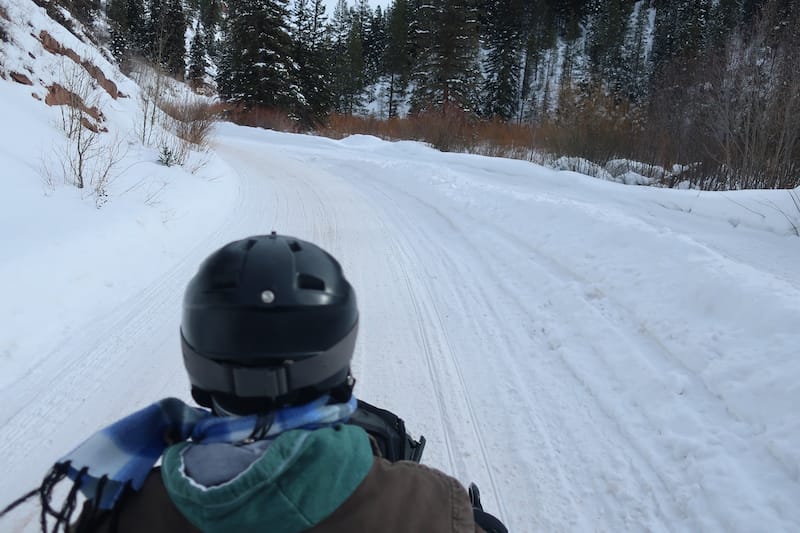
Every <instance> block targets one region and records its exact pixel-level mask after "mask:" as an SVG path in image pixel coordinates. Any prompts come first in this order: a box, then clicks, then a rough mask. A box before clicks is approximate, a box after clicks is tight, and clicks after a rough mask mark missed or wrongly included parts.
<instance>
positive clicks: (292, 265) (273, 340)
mask: <svg viewBox="0 0 800 533" xmlns="http://www.w3.org/2000/svg"><path fill="white" fill-rule="evenodd" d="M357 331H358V308H357V306H356V296H355V292H354V291H353V288H352V287H351V286H350V283H348V281H347V280H346V279H345V277H344V275H343V273H342V268H341V266H340V265H339V263H338V262H337V261H336V259H334V258H333V257H332V256H331V255H330V254H328V253H327V252H325V251H324V250H322V249H321V248H319V247H318V246H316V245H314V244H311V243H310V242H306V241H301V240H300V239H295V238H293V237H287V236H283V235H276V234H275V233H273V234H272V235H262V236H254V237H249V238H246V239H242V240H239V241H235V242H232V243H230V244H228V245H226V246H224V247H222V248H220V249H219V250H217V251H216V252H214V253H213V254H211V255H210V256H209V257H208V258H207V259H206V260H205V261H204V262H203V263H202V264H201V265H200V268H199V271H198V272H197V274H195V276H194V277H193V278H192V280H191V281H190V282H189V285H188V287H187V288H186V292H185V295H184V300H183V317H182V320H181V345H182V348H183V360H184V364H185V365H186V370H187V372H188V374H189V380H190V382H191V385H192V396H193V397H194V399H195V401H197V402H198V403H199V404H200V405H203V406H204V407H211V408H213V409H214V410H215V411H216V412H218V413H230V414H242V415H243V414H253V413H259V412H266V411H269V410H271V409H274V408H276V407H281V406H285V405H300V404H303V403H307V402H309V401H312V400H314V399H316V398H318V397H320V396H322V395H325V394H331V395H332V396H333V397H334V398H335V399H337V400H339V401H346V400H347V399H349V397H350V393H351V391H352V386H353V379H352V377H351V376H350V360H351V358H352V356H353V349H354V347H355V341H356V334H357Z"/></svg>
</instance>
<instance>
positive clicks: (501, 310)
mask: <svg viewBox="0 0 800 533" xmlns="http://www.w3.org/2000/svg"><path fill="white" fill-rule="evenodd" d="M216 151H217V153H218V154H219V156H220V157H221V158H223V159H224V160H225V161H226V162H227V164H228V165H229V167H230V169H229V172H228V175H226V176H225V179H224V180H223V182H224V183H226V184H228V185H227V186H228V187H229V188H230V190H231V194H230V195H228V196H225V195H221V196H220V198H221V200H220V201H219V202H218V205H216V206H215V205H213V202H209V199H208V198H204V202H205V203H203V206H204V207H203V209H206V210H208V211H209V213H208V216H209V217H210V218H212V219H214V222H213V224H212V223H211V222H209V224H208V227H210V228H212V229H210V230H207V231H204V232H198V234H195V235H191V237H190V238H188V237H187V238H185V239H184V241H185V242H184V244H183V247H181V248H179V249H178V250H176V251H175V252H174V258H173V260H172V262H171V264H170V266H169V268H168V269H167V270H166V272H165V273H164V274H163V275H161V276H157V277H154V278H153V279H151V280H150V281H149V282H142V287H141V288H140V290H138V291H136V292H135V293H134V294H133V295H132V296H131V297H130V298H129V299H128V300H126V301H124V302H122V303H121V304H120V305H119V306H117V307H116V308H115V309H114V310H113V311H112V312H106V313H104V315H103V316H102V317H87V319H86V324H85V327H83V328H80V329H79V331H80V333H79V334H72V335H70V336H67V337H65V338H64V339H63V340H62V341H61V342H59V343H58V345H57V346H56V347H55V348H53V350H52V351H51V352H50V353H48V354H47V356H46V357H42V358H41V359H39V360H38V361H39V362H38V364H36V365H35V366H32V367H31V369H30V371H29V372H28V373H27V374H25V375H22V376H19V377H17V378H16V379H14V380H12V381H11V383H10V384H9V385H8V386H6V387H5V388H3V389H2V390H0V405H2V410H0V423H2V425H0V457H3V460H2V462H3V467H4V470H5V471H6V472H7V476H8V479H15V480H18V481H19V485H18V486H14V487H9V486H7V485H6V486H4V487H3V488H2V490H0V496H2V499H3V500H10V499H12V498H13V497H14V496H16V495H17V494H19V493H21V492H22V491H23V489H26V488H27V487H28V486H29V485H33V484H35V483H36V481H37V480H38V479H39V478H40V476H41V474H42V473H43V470H44V468H45V465H47V464H48V463H51V462H52V461H53V460H54V459H56V458H57V457H58V456H60V455H61V454H63V453H65V452H66V451H68V449H69V448H70V447H71V446H73V445H74V444H76V443H77V442H78V441H80V440H81V439H82V438H84V437H85V436H87V435H88V434H89V433H90V432H91V431H93V430H95V429H96V428H98V427H99V426H101V425H103V424H105V423H108V422H109V421H111V420H113V419H115V418H118V417H119V416H121V415H123V414H126V413H127V412H129V411H131V410H133V409H135V408H138V407H141V406H143V405H144V404H146V403H148V402H150V401H152V400H155V399H158V398H161V397H162V396H165V395H173V396H180V397H183V398H187V397H188V387H187V383H186V378H185V377H184V375H183V369H182V363H181V358H180V355H179V345H178V340H177V328H178V322H179V320H180V299H181V292H182V290H183V288H184V286H185V283H186V282H187V281H188V279H189V278H190V277H191V275H192V274H193V273H194V271H195V269H196V267H197V264H198V263H199V261H200V260H201V259H202V258H203V257H204V256H205V255H206V254H208V253H209V252H210V251H212V250H213V249H215V248H216V247H217V246H219V245H220V244H222V243H224V242H227V241H229V240H233V239H236V238H241V237H243V236H246V235H249V234H256V233H268V232H269V231H271V230H276V231H278V232H280V233H284V234H290V235H295V236H297V237H300V238H303V239H307V240H311V241H313V242H316V243H318V244H320V245H321V246H323V247H325V248H326V249H328V250H330V251H331V252H332V253H333V254H334V255H335V256H336V257H337V258H339V259H340V261H341V262H342V263H343V266H344V269H345V273H346V275H347V276H348V278H350V280H351V282H352V284H353V285H354V287H355V289H356V292H357V295H358V298H359V307H360V310H361V325H360V330H359V342H358V345H357V351H356V355H355V360H354V363H353V370H354V374H355V375H356V378H357V380H358V384H357V388H356V391H357V394H358V395H359V396H360V397H362V398H364V399H366V400H368V401H370V402H372V403H375V404H377V405H380V406H383V407H386V408H388V409H391V410H393V411H394V412H396V413H397V414H398V415H400V416H401V417H402V418H404V419H405V421H406V424H407V428H408V429H409V431H411V432H412V433H413V434H415V435H419V434H424V435H425V436H426V438H427V439H428V445H427V446H426V450H425V455H424V458H423V462H425V463H427V464H430V465H432V466H435V467H438V468H441V469H442V470H444V471H446V472H448V473H450V474H452V475H454V476H456V477H458V478H459V479H460V480H461V481H462V482H463V483H464V484H467V483H469V482H470V481H475V482H477V483H478V485H479V486H480V488H481V492H482V496H483V501H484V505H485V507H486V508H487V509H488V510H490V511H492V512H496V513H497V514H498V515H500V516H501V517H502V518H503V520H504V521H505V522H506V523H507V525H508V526H509V529H510V530H511V531H685V530H703V531H720V532H722V531H790V530H797V529H798V528H799V527H800V510H799V509H798V508H797V506H796V505H795V504H796V502H797V501H800V484H799V482H798V479H799V478H800V473H799V472H800V468H798V457H799V455H798V454H800V451H798V450H800V442H798V436H799V435H800V428H799V427H798V424H799V422H798V421H797V419H796V416H795V415H794V413H795V406H796V405H798V404H800V390H799V389H798V387H797V385H796V383H797V377H798V376H800V362H798V361H797V359H796V357H795V355H796V349H797V348H796V347H797V346H798V345H800V332H798V331H797V326H796V325H797V323H798V320H799V319H800V275H799V274H798V272H797V271H796V265H797V264H799V263H800V251H799V249H800V247H798V246H797V244H796V242H795V241H793V240H790V239H789V238H787V237H785V236H783V235H780V231H781V230H780V229H779V226H778V225H777V222H775V221H776V220H780V219H779V217H766V216H764V215H761V216H759V215H758V214H755V215H754V214H753V212H755V211H758V210H760V209H761V208H762V207H763V206H761V204H762V202H761V198H760V197H759V195H758V194H759V193H742V194H741V195H738V196H737V197H736V200H735V201H736V202H737V203H742V202H745V203H747V205H748V206H749V207H750V208H749V209H748V210H744V209H739V208H738V207H736V205H734V203H732V202H731V201H730V200H729V198H728V196H726V195H721V194H708V195H705V194H704V195H698V194H697V193H696V192H690V191H667V190H655V189H645V188H631V187H625V186H620V185H616V184H611V183H605V182H600V181H597V180H592V179H589V178H585V177H581V176H578V175H575V174H571V173H556V172H553V171H549V170H546V169H542V168H541V167H537V166H535V165H530V164H528V163H525V162H520V161H505V160H497V159H490V158H482V157H470V156H463V155H456V154H441V153H438V152H435V151H433V150H430V149H427V148H425V147H422V146H421V145H418V144H416V143H384V142H380V141H378V140H376V139H373V138H368V137H352V138H349V139H346V140H344V141H332V140H330V139H324V138H315V137H307V136H297V135H288V134H279V133H274V132H266V131H260V130H254V129H249V128H239V127H234V126H231V125H224V126H222V127H221V128H220V132H219V135H218V138H217V141H216ZM765 194H767V193H765ZM772 198H774V196H771V197H769V198H768V199H770V201H771V199H772ZM759 206H761V207H759ZM214 217H216V218H214ZM18 266H20V267H23V266H24V265H18ZM134 267H135V265H133V266H132V267H131V268H134ZM119 275H120V276H124V275H125V272H120V273H119ZM26 513H27V514H26V515H24V516H19V515H17V516H16V518H15V520H16V522H15V523H16V527H17V528H23V526H24V527H25V528H26V529H29V530H33V529H35V526H36V521H35V517H34V514H33V513H34V511H33V508H32V507H31V508H30V509H28V510H26ZM23 514H24V513H23ZM25 524H27V526H25Z"/></svg>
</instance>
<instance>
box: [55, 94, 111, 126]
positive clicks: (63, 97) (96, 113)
mask: <svg viewBox="0 0 800 533" xmlns="http://www.w3.org/2000/svg"><path fill="white" fill-rule="evenodd" d="M44 103H45V104H47V105H68V106H72V107H75V108H77V109H80V110H81V111H83V112H84V113H86V114H87V115H89V116H90V117H92V118H93V119H95V120H96V121H97V122H100V121H102V120H103V113H102V112H101V111H100V110H99V109H97V108H96V107H88V106H87V105H86V104H85V103H84V102H83V98H81V97H80V96H78V95H77V94H75V93H73V92H72V91H70V90H68V89H65V88H64V87H62V86H61V85H59V84H57V83H54V84H53V85H51V86H50V87H48V88H47V96H46V97H45V99H44ZM90 129H91V128H90Z"/></svg>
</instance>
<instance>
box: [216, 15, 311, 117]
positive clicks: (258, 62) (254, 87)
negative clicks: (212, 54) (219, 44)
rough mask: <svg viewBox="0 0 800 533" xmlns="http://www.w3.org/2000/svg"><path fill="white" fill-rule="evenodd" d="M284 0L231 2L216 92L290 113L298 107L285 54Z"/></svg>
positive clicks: (287, 48) (294, 78) (294, 74)
mask: <svg viewBox="0 0 800 533" xmlns="http://www.w3.org/2000/svg"><path fill="white" fill-rule="evenodd" d="M287 17H288V15H287V12H286V2H285V0H232V1H230V2H229V3H228V18H227V20H226V25H225V42H224V46H223V54H222V58H221V61H220V69H219V74H218V76H217V84H218V88H219V93H220V96H222V97H223V98H225V99H227V100H231V101H235V102H241V103H244V104H248V105H253V104H256V105H264V106H270V107H277V108H281V109H286V110H290V111H292V112H295V111H296V110H297V109H298V108H302V107H304V98H303V95H302V94H301V93H300V91H299V89H298V87H297V67H296V65H295V63H294V61H293V60H292V58H291V56H290V51H291V46H292V42H291V38H290V37H289V32H288V28H287V24H288V22H287Z"/></svg>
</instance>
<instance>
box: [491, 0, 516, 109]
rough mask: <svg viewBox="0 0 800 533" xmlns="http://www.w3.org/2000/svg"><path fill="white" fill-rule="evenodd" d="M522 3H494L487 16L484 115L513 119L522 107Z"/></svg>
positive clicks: (493, 0) (496, 0) (497, 0)
mask: <svg viewBox="0 0 800 533" xmlns="http://www.w3.org/2000/svg"><path fill="white" fill-rule="evenodd" d="M523 9H524V2H523V1H522V0H490V1H489V2H487V5H486V6H485V9H484V13H486V14H487V16H486V19H485V26H486V31H485V32H484V34H485V37H484V40H485V43H486V47H487V49H488V51H487V59H486V64H485V72H486V80H485V84H484V91H483V109H484V114H485V115H487V116H490V117H494V116H497V117H500V118H502V119H503V120H509V119H511V118H512V117H513V116H515V115H516V113H517V108H518V106H519V92H520V72H521V69H522V64H521V48H522V44H523V43H522V38H521V36H522V25H521V24H522V21H523Z"/></svg>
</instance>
